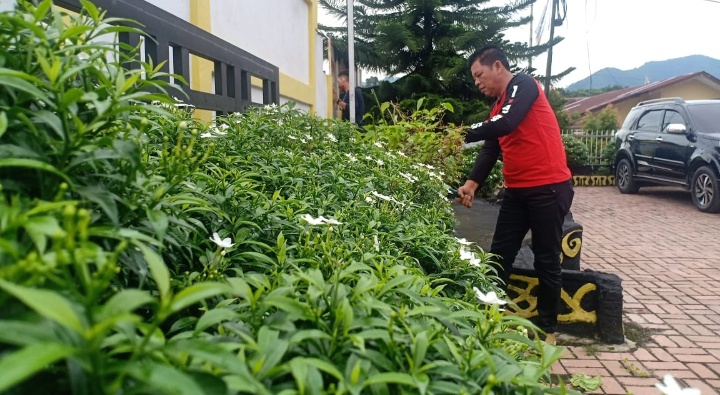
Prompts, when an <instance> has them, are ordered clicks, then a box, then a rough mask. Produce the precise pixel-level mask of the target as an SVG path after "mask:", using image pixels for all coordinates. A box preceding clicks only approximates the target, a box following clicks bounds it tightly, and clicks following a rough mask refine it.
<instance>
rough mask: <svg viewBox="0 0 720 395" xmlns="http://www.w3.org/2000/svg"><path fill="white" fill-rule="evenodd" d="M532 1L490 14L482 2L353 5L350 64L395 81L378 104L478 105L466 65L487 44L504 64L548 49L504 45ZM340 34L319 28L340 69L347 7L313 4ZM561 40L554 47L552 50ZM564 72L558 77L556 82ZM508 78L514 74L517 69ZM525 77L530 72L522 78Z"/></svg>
mask: <svg viewBox="0 0 720 395" xmlns="http://www.w3.org/2000/svg"><path fill="white" fill-rule="evenodd" d="M534 1H535V0H514V1H508V2H507V4H506V5H504V6H491V5H489V3H490V1H489V0H406V1H400V0H356V1H355V3H354V4H355V6H354V10H355V12H354V15H353V18H354V29H355V60H356V62H355V63H356V65H357V66H359V67H362V68H365V69H370V70H374V71H380V72H384V73H386V74H389V75H402V76H403V77H402V78H400V79H399V80H398V81H397V82H395V83H393V84H392V85H393V86H392V87H383V89H382V92H385V93H387V94H388V95H389V96H384V95H382V94H378V98H379V99H380V100H381V101H384V100H391V99H392V100H402V99H407V98H413V97H415V98H417V97H418V96H424V95H428V94H435V95H439V96H442V97H448V98H454V99H457V100H462V101H465V100H478V99H483V95H482V94H481V93H480V92H479V91H478V90H477V88H476V87H475V86H474V85H473V81H472V79H471V78H470V73H469V71H468V68H467V64H466V59H467V57H468V56H469V55H470V54H471V53H472V52H473V51H475V50H477V49H479V48H481V47H483V46H484V45H487V44H490V43H493V44H498V45H500V46H502V47H503V48H504V49H505V51H506V52H507V54H508V57H509V60H510V62H511V63H514V64H517V63H519V62H520V61H523V60H526V59H529V58H532V57H534V56H537V55H539V54H541V53H543V52H545V51H546V50H547V49H548V47H549V44H548V43H544V44H542V45H538V46H533V47H529V46H528V45H527V43H520V42H510V41H509V40H507V38H506V37H505V31H507V30H508V29H510V28H512V27H516V26H522V25H525V24H527V23H529V22H530V16H529V15H528V14H529V12H523V11H525V10H529V6H530V5H531V4H532V3H534ZM319 3H320V5H321V6H322V7H324V8H325V9H326V10H327V11H328V13H329V14H330V15H332V16H335V17H336V18H338V19H340V20H341V21H343V23H341V26H321V27H320V29H321V30H322V31H323V32H324V33H325V34H327V35H328V36H330V37H331V38H332V39H333V46H334V50H335V54H336V58H337V59H338V60H341V61H343V62H345V63H347V27H346V25H347V3H346V0H319ZM561 40H562V38H561V37H557V38H555V40H554V44H557V43H559V42H560V41H561ZM571 70H572V69H570V70H566V71H564V72H563V73H561V74H558V75H557V76H556V77H557V78H562V76H564V75H565V74H566V73H567V72H569V71H571ZM514 71H520V69H518V68H516V69H515V70H514ZM522 71H529V72H532V70H522Z"/></svg>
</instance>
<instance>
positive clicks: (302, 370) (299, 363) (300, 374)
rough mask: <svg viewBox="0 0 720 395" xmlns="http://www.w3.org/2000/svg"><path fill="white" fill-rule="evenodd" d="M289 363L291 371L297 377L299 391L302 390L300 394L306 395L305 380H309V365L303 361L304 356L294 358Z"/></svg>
mask: <svg viewBox="0 0 720 395" xmlns="http://www.w3.org/2000/svg"><path fill="white" fill-rule="evenodd" d="M289 365H290V372H291V373H292V375H293V377H294V378H295V384H297V387H298V392H300V395H305V380H307V377H308V368H309V367H308V365H307V364H306V363H304V362H303V360H302V358H293V359H292V360H291V361H290V363H289Z"/></svg>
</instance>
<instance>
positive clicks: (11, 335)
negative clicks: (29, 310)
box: [0, 320, 57, 346]
mask: <svg viewBox="0 0 720 395" xmlns="http://www.w3.org/2000/svg"><path fill="white" fill-rule="evenodd" d="M55 329H57V328H56V327H55V325H41V324H38V323H37V322H35V321H11V320H0V343H4V344H13V345H16V346H29V345H32V344H35V343H52V342H53V341H55V340H57V337H56V336H55Z"/></svg>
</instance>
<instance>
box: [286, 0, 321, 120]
mask: <svg viewBox="0 0 720 395" xmlns="http://www.w3.org/2000/svg"><path fill="white" fill-rule="evenodd" d="M305 1H306V2H307V3H308V56H309V59H308V62H309V63H308V70H309V72H310V75H309V76H308V82H309V84H308V85H310V88H311V89H310V90H311V93H312V95H311V96H312V101H310V102H307V103H309V104H310V112H315V105H316V101H317V97H316V92H315V84H316V83H317V81H316V80H315V75H316V74H317V70H316V69H315V68H316V67H317V64H316V63H317V62H315V55H316V54H315V44H316V40H315V38H316V34H315V32H316V31H317V25H318V0H305ZM280 86H281V87H282V83H281V84H280Z"/></svg>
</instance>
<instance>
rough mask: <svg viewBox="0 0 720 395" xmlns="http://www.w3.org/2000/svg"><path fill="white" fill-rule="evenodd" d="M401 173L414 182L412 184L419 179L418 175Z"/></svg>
mask: <svg viewBox="0 0 720 395" xmlns="http://www.w3.org/2000/svg"><path fill="white" fill-rule="evenodd" d="M400 175H401V176H403V177H405V179H407V180H408V181H410V183H412V184H414V183H415V181H417V180H418V178H417V177H415V176H414V175H412V174H409V173H403V172H400Z"/></svg>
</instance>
